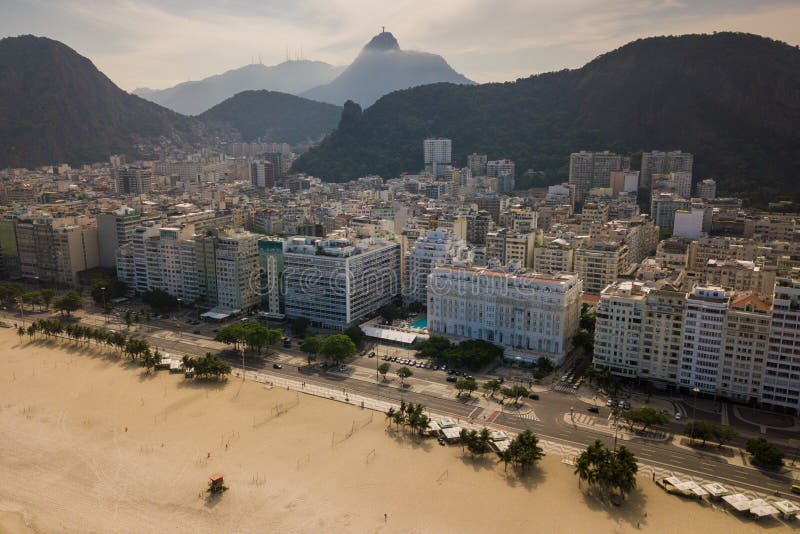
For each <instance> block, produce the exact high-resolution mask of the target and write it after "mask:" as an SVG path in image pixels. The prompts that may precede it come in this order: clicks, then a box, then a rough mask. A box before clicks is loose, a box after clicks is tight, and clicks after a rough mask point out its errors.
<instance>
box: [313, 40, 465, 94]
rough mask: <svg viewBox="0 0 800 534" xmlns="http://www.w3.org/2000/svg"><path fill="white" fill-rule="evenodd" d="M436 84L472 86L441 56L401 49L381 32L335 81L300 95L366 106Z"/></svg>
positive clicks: (394, 41) (395, 41)
mask: <svg viewBox="0 0 800 534" xmlns="http://www.w3.org/2000/svg"><path fill="white" fill-rule="evenodd" d="M437 82H451V83H465V84H471V83H472V82H471V81H470V80H468V79H467V78H465V77H464V76H462V75H461V74H459V73H457V72H456V71H454V70H453V69H452V67H450V65H448V64H447V61H445V60H444V58H442V56H437V55H436V54H428V53H425V52H414V51H408V50H401V49H400V45H399V44H398V42H397V39H395V37H394V35H392V34H391V33H389V32H382V33H379V34H378V35H376V36H375V37H373V38H372V40H371V41H370V42H369V43H367V45H366V46H364V48H363V49H362V50H361V53H360V54H359V55H358V57H357V58H356V59H355V61H353V63H352V64H351V65H350V66H349V67H347V68H346V69H345V70H344V72H342V73H341V74H340V75H339V76H338V77H337V78H336V79H335V80H333V81H332V82H330V83H329V84H327V85H322V86H320V87H316V88H314V89H311V90H309V91H306V92H305V93H302V96H304V97H306V98H310V99H312V100H319V101H321V102H329V103H331V104H336V105H339V106H341V105H342V104H343V103H344V102H345V101H347V100H352V101H354V102H358V103H359V104H360V105H361V106H364V107H367V106H369V105H371V104H372V103H373V102H375V101H376V100H377V99H379V98H380V97H381V96H383V95H385V94H388V93H391V92H392V91H396V90H398V89H407V88H409V87H416V86H418V85H424V84H428V83H437Z"/></svg>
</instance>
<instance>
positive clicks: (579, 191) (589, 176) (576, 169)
mask: <svg viewBox="0 0 800 534" xmlns="http://www.w3.org/2000/svg"><path fill="white" fill-rule="evenodd" d="M629 167H630V159H629V158H626V157H623V156H620V155H618V154H614V153H611V152H608V151H603V152H585V151H581V152H575V153H573V154H571V155H570V158H569V183H570V184H572V185H573V186H574V187H575V202H576V203H578V204H583V201H584V199H585V198H586V195H587V193H588V192H589V190H590V189H592V188H593V187H609V186H610V183H611V173H612V172H615V171H623V170H627V169H628V168H629Z"/></svg>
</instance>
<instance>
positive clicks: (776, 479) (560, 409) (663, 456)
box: [82, 314, 792, 496]
mask: <svg viewBox="0 0 800 534" xmlns="http://www.w3.org/2000/svg"><path fill="white" fill-rule="evenodd" d="M82 320H83V321H84V322H86V323H90V324H95V325H98V326H107V324H106V323H104V321H103V317H102V316H95V315H91V314H89V315H87V316H84V317H82ZM114 326H117V325H114ZM120 328H122V329H124V325H123V326H121V327H120ZM138 329H139V331H138V333H139V334H140V335H142V337H145V338H146V339H147V340H148V341H149V342H150V343H151V344H152V345H153V346H156V347H158V348H159V349H160V350H162V351H170V352H175V353H178V354H188V355H193V356H201V355H203V354H205V353H206V352H208V351H209V350H212V349H211V348H210V347H208V346H203V345H208V342H209V341H211V340H210V339H209V338H208V337H205V336H200V335H194V334H183V335H182V336H181V337H179V338H178V339H175V338H174V337H173V336H174V332H172V331H169V330H166V329H162V328H158V327H154V326H147V325H139V326H138ZM144 331H147V332H148V333H144ZM165 336H166V337H165ZM201 343H202V345H201ZM275 352H276V355H271V356H268V357H267V356H264V355H261V356H258V355H248V356H247V360H246V365H245V368H246V369H247V370H248V371H258V372H260V373H266V374H273V375H277V376H284V377H287V378H293V379H296V380H298V381H304V382H306V383H308V384H315V385H319V386H323V387H329V388H336V389H346V390H347V391H348V392H351V393H354V394H359V395H362V396H368V397H372V398H375V399H378V400H384V401H392V402H398V403H399V402H400V401H401V400H405V401H406V402H414V403H422V404H424V405H425V406H426V407H427V408H428V409H429V410H430V411H431V412H435V413H439V414H442V415H449V416H453V417H456V418H458V419H462V420H471V421H472V422H474V423H476V424H480V423H482V421H483V420H484V416H487V417H488V416H489V415H490V413H491V412H490V411H489V410H485V409H484V408H481V407H479V406H477V403H474V404H473V403H470V401H469V399H468V398H464V397H462V398H461V399H457V398H455V396H454V393H453V389H452V388H435V387H426V386H428V385H429V384H437V385H441V380H443V379H442V378H440V380H439V381H438V382H432V381H427V380H422V379H420V378H418V377H414V378H411V379H409V380H407V383H409V384H410V385H411V390H405V391H401V390H400V388H399V387H396V386H394V385H391V384H388V383H386V384H384V383H376V382H373V381H367V380H364V379H363V378H355V377H353V376H350V375H348V374H345V373H337V372H320V371H318V370H317V369H316V367H315V368H314V369H313V370H308V369H307V368H306V364H305V356H304V355H302V353H300V352H299V351H297V350H291V349H290V350H286V349H282V348H281V349H277V350H276V351H275ZM227 354H228V355H227V356H225V354H223V357H225V359H227V360H228V361H229V362H230V364H231V365H232V367H233V368H234V369H236V368H238V369H241V366H242V360H241V356H239V355H232V354H230V353H227ZM276 358H277V359H276ZM276 361H280V362H281V363H283V364H284V365H283V368H282V369H274V368H272V364H273V363H275V362H276ZM374 362H375V359H367V358H357V359H356V361H355V362H354V363H353V364H351V365H350V367H351V368H353V370H354V371H358V372H360V373H361V374H362V376H364V375H366V373H365V371H369V373H370V374H371V376H372V377H374V376H375V375H374V373H375V367H374V366H375V363H374ZM396 367H397V366H396V365H393V368H396ZM416 371H417V370H416V369H415V372H416ZM434 373H436V372H433V371H432V372H431V377H435V376H437V375H436V374H434ZM438 376H440V377H441V376H442V375H441V374H439V375H438ZM373 379H374V378H373ZM414 388H417V389H424V390H425V391H424V392H423V391H415V390H414ZM434 392H443V393H444V392H446V393H448V394H449V396H448V397H444V396H443V395H441V394H434ZM473 400H474V399H473ZM571 407H574V408H575V410H576V413H580V412H581V410H584V407H583V403H581V402H580V401H579V400H578V399H577V398H576V397H575V396H573V395H568V394H563V393H558V392H555V391H547V392H544V393H542V394H541V400H540V401H538V402H536V403H535V411H536V414H537V416H538V419H539V421H536V420H532V419H527V418H522V417H519V416H516V415H513V414H507V413H500V414H498V415H496V418H495V419H494V420H493V421H492V422H491V423H490V426H494V427H500V428H504V429H508V430H509V431H512V432H520V431H522V430H525V429H530V430H532V431H533V432H534V433H536V434H537V435H538V436H539V437H541V438H542V439H546V440H550V441H554V442H560V443H563V444H566V445H570V446H573V447H578V448H584V447H586V445H587V444H589V443H591V442H592V441H594V440H595V439H599V440H601V441H603V442H604V443H605V444H606V445H608V446H609V447H611V446H613V442H614V438H613V436H611V435H609V434H607V433H604V432H600V431H597V430H592V429H591V428H586V427H582V426H576V425H570V424H568V423H566V422H565V421H564V414H565V413H569V411H570V408H571ZM499 409H500V407H499V405H498V411H499ZM602 411H603V412H605V413H606V415H607V410H605V409H602ZM487 412H488V413H487ZM673 426H674V425H673ZM670 430H672V431H677V427H675V428H671V429H670ZM618 443H624V445H625V446H626V447H628V448H629V449H630V450H632V451H633V452H634V453H635V454H636V456H637V458H638V459H639V460H641V461H642V462H643V463H646V464H650V465H652V466H654V467H659V468H663V469H668V470H675V471H678V472H682V473H685V474H689V475H693V476H699V477H702V478H705V479H710V480H715V481H718V482H720V483H723V484H725V483H727V484H732V485H736V486H739V487H741V488H745V489H749V490H753V491H757V492H762V493H775V492H776V491H777V492H781V494H783V495H784V496H789V495H790V494H789V495H787V493H788V490H789V487H790V485H791V484H792V481H791V478H790V477H788V476H786V475H781V474H777V473H766V472H763V471H761V470H758V469H755V468H752V467H741V466H736V465H730V464H728V463H727V462H726V461H725V460H723V459H721V458H719V457H717V456H716V455H712V454H703V453H700V452H696V451H692V450H687V449H683V448H680V447H676V446H673V445H670V444H667V443H662V442H651V441H647V442H645V441H643V440H640V439H633V440H625V441H623V440H619V442H618Z"/></svg>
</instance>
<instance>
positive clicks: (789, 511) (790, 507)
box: [772, 501, 800, 519]
mask: <svg viewBox="0 0 800 534" xmlns="http://www.w3.org/2000/svg"><path fill="white" fill-rule="evenodd" d="M772 506H774V507H775V508H777V509H778V510H780V511H781V513H782V514H783V517H785V518H786V519H789V518H790V517H791V516H793V515H797V512H800V506H797V505H796V504H795V503H793V502H792V501H778V502H774V503H772Z"/></svg>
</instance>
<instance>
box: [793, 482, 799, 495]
mask: <svg viewBox="0 0 800 534" xmlns="http://www.w3.org/2000/svg"><path fill="white" fill-rule="evenodd" d="M792 493H800V486H799V485H797V484H792Z"/></svg>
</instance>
